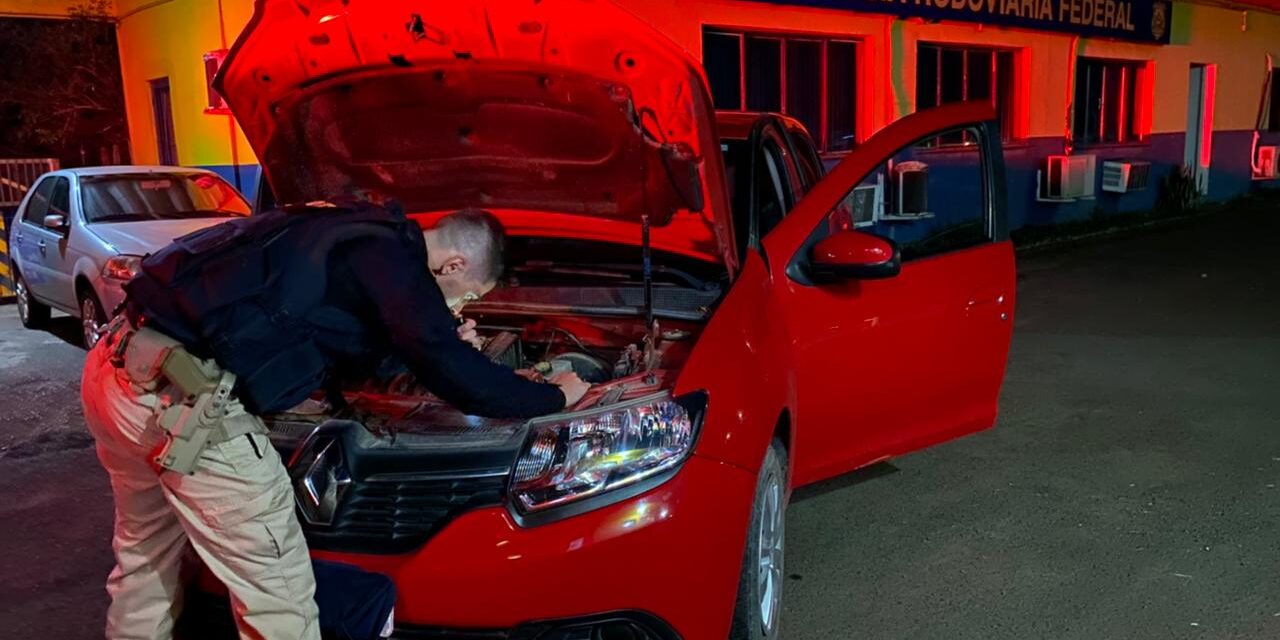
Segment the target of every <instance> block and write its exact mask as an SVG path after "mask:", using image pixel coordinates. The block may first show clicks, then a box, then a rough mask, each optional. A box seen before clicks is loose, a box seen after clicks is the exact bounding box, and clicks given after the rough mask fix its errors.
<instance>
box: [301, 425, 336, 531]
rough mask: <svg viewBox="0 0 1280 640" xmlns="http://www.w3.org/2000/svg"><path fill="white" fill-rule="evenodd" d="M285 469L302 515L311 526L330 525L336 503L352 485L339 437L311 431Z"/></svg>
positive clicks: (334, 514)
mask: <svg viewBox="0 0 1280 640" xmlns="http://www.w3.org/2000/svg"><path fill="white" fill-rule="evenodd" d="M288 468H289V476H290V480H292V481H293V494H294V498H295V502H297V504H298V511H299V512H301V514H302V518H303V519H304V520H306V521H307V522H309V523H311V524H313V525H320V526H326V527H327V526H329V525H332V524H333V519H334V516H336V515H337V512H338V505H339V504H340V503H341V502H342V497H343V495H344V494H346V492H347V489H349V488H350V487H351V474H350V472H349V471H348V470H347V463H346V460H345V459H344V457H343V455H342V443H341V441H340V440H339V439H338V437H337V436H336V435H327V434H320V433H318V432H317V433H316V434H313V435H312V437H310V438H308V439H307V440H306V442H304V443H303V445H302V446H301V448H299V449H298V450H297V451H295V452H294V454H293V457H292V458H291V459H290V460H289V466H288Z"/></svg>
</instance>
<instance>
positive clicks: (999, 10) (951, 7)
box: [764, 0, 1173, 44]
mask: <svg viewBox="0 0 1280 640" xmlns="http://www.w3.org/2000/svg"><path fill="white" fill-rule="evenodd" d="M764 1H766V2H772V3H774V4H791V5H806V6H811V7H823V8H826V9H842V10H847V11H867V12H872V13H888V14H893V15H897V16H903V17H918V18H925V19H929V20H963V21H965V22H981V23H983V24H991V25H1003V26H1008V27H1024V28H1027V29H1042V30H1047V31H1065V32H1067V33H1075V34H1079V35H1082V36H1090V37H1097V38H1116V39H1120V40H1132V41H1137V42H1146V43H1150V44H1168V43H1169V25H1170V22H1171V21H1172V20H1173V7H1172V3H1171V2H1169V0H764Z"/></svg>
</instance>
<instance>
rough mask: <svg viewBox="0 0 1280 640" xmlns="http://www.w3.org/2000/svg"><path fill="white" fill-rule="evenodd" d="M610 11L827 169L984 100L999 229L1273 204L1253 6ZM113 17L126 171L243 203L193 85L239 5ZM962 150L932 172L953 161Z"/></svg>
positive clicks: (1258, 1)
mask: <svg viewBox="0 0 1280 640" xmlns="http://www.w3.org/2000/svg"><path fill="white" fill-rule="evenodd" d="M621 2H622V4H624V5H625V6H627V7H628V8H629V9H631V10H632V11H634V12H635V13H637V14H639V15H641V16H642V17H644V18H645V19H647V20H649V21H650V22H652V23H653V24H654V25H655V26H657V27H658V28H659V29H660V30H662V31H663V32H665V33H667V34H668V35H669V36H670V37H671V38H673V39H674V40H676V41H677V42H679V43H680V44H682V45H683V46H684V47H685V48H686V49H688V50H689V51H690V52H692V53H693V54H694V55H695V56H696V57H697V58H699V59H701V60H702V61H703V64H704V67H705V68H706V70H707V74H708V78H709V81H710V83H711V87H712V93H713V97H714V99H715V101H716V104H717V107H718V108H722V109H743V110H773V111H785V112H787V113H790V114H792V115H793V116H795V117H796V118H797V119H799V120H801V121H802V122H804V123H805V124H806V125H807V126H808V128H809V129H810V130H811V132H812V133H813V135H814V138H815V139H816V140H817V141H818V144H819V145H820V146H821V148H822V150H823V151H824V153H825V154H826V156H827V157H828V158H829V159H830V160H835V159H838V158H839V156H840V155H841V154H843V153H846V152H847V151H848V150H849V149H850V148H853V147H854V146H856V145H857V144H858V143H860V142H861V141H864V140H866V139H867V138H868V137H869V136H871V135H872V134H874V133H875V132H876V131H877V130H879V129H881V128H882V127H884V126H885V125H886V124H888V123H890V122H892V121H893V120H895V119H898V118H900V117H902V116H904V115H906V114H909V113H911V112H913V111H915V110H916V109H918V108H925V107H928V106H932V105H935V104H941V103H947V102H952V101H956V100H962V99H987V100H991V101H992V102H993V103H994V104H995V105H996V106H997V108H998V110H999V112H1000V114H1001V121H1002V125H1003V126H1002V128H1003V130H1004V131H1003V135H1004V137H1005V158H1006V162H1007V165H1008V169H1009V171H1008V189H1009V202H1010V204H1011V207H1010V208H1011V217H1012V219H1011V226H1012V227H1013V228H1018V227H1020V226H1024V225H1041V224H1054V223H1058V222H1063V221H1068V220H1075V219H1081V218H1087V217H1089V216H1091V215H1098V214H1108V213H1118V212H1131V211H1144V210H1149V209H1152V208H1153V207H1154V206H1155V205H1156V200H1157V197H1158V196H1159V192H1160V182H1161V180H1163V179H1164V177H1165V176H1166V175H1168V174H1169V173H1170V172H1172V171H1174V170H1176V169H1178V168H1179V167H1187V168H1188V170H1189V171H1190V173H1191V175H1192V178H1193V179H1194V180H1195V181H1196V184H1197V185H1198V187H1199V188H1200V189H1201V190H1202V191H1203V193H1204V194H1205V196H1206V197H1207V198H1208V199H1210V200H1224V199H1229V198H1232V197H1235V196H1237V195H1240V194H1244V193H1247V192H1249V191H1251V190H1254V189H1258V188H1265V187H1275V186H1280V181H1277V180H1275V179H1272V178H1270V176H1271V175H1273V173H1274V169H1270V170H1268V169H1267V168H1266V167H1265V166H1261V165H1265V164H1266V157H1267V155H1268V154H1270V153H1272V152H1273V151H1268V150H1267V148H1268V147H1271V146H1275V145H1280V87H1277V84H1280V83H1277V81H1276V80H1277V74H1278V72H1277V71H1276V70H1275V68H1274V65H1276V64H1277V63H1280V12H1277V11H1272V10H1268V8H1267V7H1265V6H1264V5H1265V4H1268V3H1269V2H1270V0H1250V3H1249V4H1241V5H1228V4H1223V3H1214V4H1201V3H1192V2H1172V3H1169V2H1167V0H788V1H782V0H779V1H777V2H758V1H754V0H621ZM1271 8H1272V9H1276V8H1277V7H1275V6H1272V7H1271ZM116 11H117V17H118V28H119V41H120V49H121V59H122V67H123V76H124V83H125V96H126V105H127V111H128V119H129V125H130V131H131V142H132V145H131V146H132V148H131V153H132V157H133V158H134V161H135V162H139V163H173V164H182V165H193V166H201V167H206V168H210V169H213V170H216V171H218V172H220V173H222V174H223V175H224V176H226V177H227V178H228V179H229V180H231V181H232V182H233V183H235V184H236V185H237V186H239V187H240V188H241V189H242V190H243V191H245V192H246V193H247V194H250V195H252V192H253V191H254V188H255V185H256V182H257V179H258V176H259V170H258V167H257V164H256V160H255V158H254V156H253V153H252V151H251V150H250V148H249V146H248V144H247V142H246V141H245V139H244V137H243V135H242V134H241V133H240V131H239V129H238V128H237V126H236V125H235V123H234V121H233V120H232V118H231V117H230V115H229V114H227V113H226V111H225V110H224V109H222V108H220V104H219V102H220V101H219V99H218V97H217V96H216V94H214V93H212V92H211V90H210V88H209V84H208V81H209V78H210V77H211V74H212V72H213V71H214V70H216V67H217V64H218V62H219V61H220V56H221V55H222V53H223V52H224V51H225V50H226V48H227V47H229V46H230V44H231V43H232V42H234V40H235V37H236V35H237V34H238V33H239V31H240V30H241V29H242V28H243V27H244V25H245V24H246V23H247V21H248V20H249V18H250V15H251V13H252V2H251V1H250V0H160V1H158V2H157V1H155V0H117V1H116ZM406 11H408V10H407V9H406ZM948 142H954V143H955V144H948ZM963 142H964V141H963V140H955V141H942V144H939V145H937V146H936V148H935V149H933V150H932V153H936V154H965V153H972V150H971V149H966V145H965V144H963ZM1061 156H1069V157H1070V158H1063V157H1061ZM975 157H976V154H975ZM953 159H954V158H952V160H953ZM1108 161H1126V162H1128V163H1129V168H1130V170H1131V171H1133V172H1135V173H1136V174H1137V175H1135V176H1134V177H1133V178H1132V179H1130V181H1129V183H1128V184H1126V185H1125V186H1126V188H1125V192H1123V193H1121V192H1117V191H1115V190H1114V189H1110V188H1109V189H1104V188H1103V186H1104V184H1103V181H1104V178H1107V177H1108V176H1109V177H1110V179H1111V182H1113V183H1114V178H1115V176H1114V175H1111V174H1110V173H1109V172H1112V171H1114V170H1115V169H1116V165H1113V164H1111V163H1109V162H1108ZM1104 174H1106V175H1104ZM1144 174H1145V180H1143V179H1141V178H1142V176H1143V175H1144ZM1144 183H1145V187H1144ZM1111 186H1112V187H1114V184H1112V185H1111Z"/></svg>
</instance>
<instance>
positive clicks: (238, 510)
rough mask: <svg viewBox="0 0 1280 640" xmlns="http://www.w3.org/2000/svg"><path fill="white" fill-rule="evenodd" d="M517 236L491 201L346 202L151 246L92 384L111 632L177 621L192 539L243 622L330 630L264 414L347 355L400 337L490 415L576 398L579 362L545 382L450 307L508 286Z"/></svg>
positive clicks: (456, 395) (464, 402) (421, 370)
mask: <svg viewBox="0 0 1280 640" xmlns="http://www.w3.org/2000/svg"><path fill="white" fill-rule="evenodd" d="M503 240H504V237H503V229H502V226H501V224H500V223H499V222H498V220H497V219H496V218H494V216H493V215H492V214H489V213H488V212H484V211H477V210H465V211H461V212H456V213H453V214H450V215H448V216H446V217H444V218H443V219H441V221H440V222H439V223H438V225H437V226H436V227H435V228H434V229H432V230H429V231H428V232H426V233H425V235H424V234H423V233H422V232H421V231H420V230H419V228H418V226H417V224H415V223H414V222H412V221H409V220H407V219H406V218H405V216H404V215H403V214H402V213H401V212H399V211H397V210H396V208H395V207H383V206H378V205H374V204H371V203H369V202H357V201H346V202H342V203H338V204H333V203H317V204H311V205H307V206H302V207H296V208H286V209H283V210H277V211H272V212H269V213H266V214H261V215H256V216H252V217H249V218H243V219H237V220H234V221H230V222H228V223H224V224H222V225H218V226H216V227H211V228H209V229H205V230H202V231H198V232H196V233H194V234H191V235H189V236H185V237H183V238H180V239H178V240H177V241H175V243H174V244H172V245H170V246H169V247H167V248H166V249H164V250H162V251H161V252H159V253H157V254H154V255H152V256H149V257H148V258H147V259H145V260H144V261H143V267H142V272H141V273H140V274H139V275H138V276H137V277H136V278H134V279H133V280H132V281H131V282H130V283H129V284H128V285H127V286H126V291H127V298H126V308H125V312H124V313H123V314H122V315H121V317H119V318H117V319H116V320H115V321H114V322H113V323H112V324H111V326H110V327H109V329H108V333H107V335H106V336H104V338H103V339H102V340H101V341H100V342H99V343H98V345H97V346H96V347H95V348H94V349H93V350H92V351H91V352H90V354H89V357H88V361H87V362H86V364H85V372H84V379H83V383H82V389H81V396H82V401H83V403H84V413H85V420H86V422H87V423H88V426H89V430H90V432H91V433H92V434H93V436H94V438H95V440H96V442H97V451H98V457H99V459H100V460H101V462H102V465H103V466H104V467H105V468H106V470H107V471H108V473H109V475H110V477H111V485H112V490H113V493H114V496H115V505H116V519H115V537H114V541H113V546H114V549H115V555H116V562H117V564H116V567H115V569H114V570H113V571H112V572H111V575H110V577H109V578H108V581H107V590H108V592H109V593H110V595H111V598H112V602H111V606H110V609H109V610H108V614H107V637H108V638H109V639H113V640H114V639H124V638H148V639H149V638H168V637H170V636H171V634H172V629H173V626H174V621H175V618H176V616H177V613H178V610H179V608H180V602H181V592H182V585H181V580H180V576H179V568H180V564H181V562H180V561H181V559H182V556H183V555H184V552H185V550H186V549H187V548H188V545H190V547H194V549H195V551H196V553H197V554H199V556H200V558H201V559H202V560H203V561H204V564H205V565H206V566H207V567H208V568H209V569H210V570H211V571H212V572H213V574H214V575H216V576H217V577H218V578H219V579H220V580H221V581H222V582H223V583H224V584H226V586H227V588H228V591H229V592H230V596H231V602H232V609H233V613H234V615H235V618H236V624H237V626H238V628H239V632H240V636H241V637H242V638H270V639H272V640H287V639H295V638H301V639H308V640H312V639H318V638H319V637H320V632H319V629H318V623H317V612H316V606H315V603H314V601H313V594H314V591H315V579H314V577H313V575H312V571H311V564H310V558H309V554H308V551H307V546H306V542H305V540H304V539H303V535H302V530H301V527H300V526H299V524H298V521H297V518H296V516H295V514H294V506H293V493H292V490H291V488H290V483H289V479H288V476H287V475H286V472H285V469H284V466H283V464H281V461H280V457H279V456H278V455H277V453H276V452H275V450H274V449H273V448H272V447H271V446H270V444H269V442H268V440H267V438H266V436H265V433H266V428H265V426H264V424H263V422H262V421H261V419H259V418H258V416H259V415H262V414H264V413H270V412H274V411H282V410H286V409H289V408H291V407H293V406H295V405H296V404H298V403H299V402H301V401H303V400H305V399H306V398H308V397H309V396H311V395H312V394H314V393H316V392H317V390H318V389H320V388H321V387H322V386H323V385H324V382H325V380H326V378H327V377H328V376H329V375H330V374H332V373H333V371H334V370H335V369H342V368H346V367H354V366H361V367H363V366H367V365H371V364H372V363H374V362H377V361H380V360H382V359H383V358H384V357H385V356H386V355H388V354H392V353H394V354H395V355H397V356H398V357H399V359H400V360H402V361H403V362H404V364H406V365H407V366H408V367H409V368H410V370H411V371H412V372H413V373H414V374H415V375H416V377H417V378H418V379H419V381H420V382H422V383H423V384H424V385H425V386H426V387H427V388H428V389H430V390H431V391H433V392H434V393H436V394H437V395H439V396H440V397H442V398H444V399H445V400H447V401H449V402H451V403H453V404H454V405H456V406H457V407H459V408H460V409H462V410H463V411H466V412H468V413H471V414H477V415H486V416H493V417H515V418H522V417H533V416H538V415H543V414H547V413H553V412H556V411H560V410H562V409H564V408H565V407H566V406H570V405H572V404H574V403H576V402H577V401H578V400H579V399H581V397H582V396H583V394H584V393H585V392H586V390H587V385H586V383H584V382H582V381H581V380H579V379H578V378H577V377H576V376H574V375H571V374H570V375H567V376H563V377H561V378H558V379H553V380H552V383H551V384H545V383H538V382H531V381H528V380H525V379H523V378H522V377H520V376H518V375H516V374H515V373H514V372H513V371H511V370H510V369H508V368H505V367H502V366H500V365H497V364H494V363H492V362H490V361H489V360H488V359H486V358H485V357H484V356H483V355H482V354H481V353H480V352H479V351H477V350H476V349H474V348H472V346H471V345H469V344H467V342H465V341H464V339H463V338H467V339H472V340H473V339H474V338H475V335H474V328H473V325H472V324H470V323H468V324H466V325H464V326H462V327H459V326H458V323H457V320H456V319H455V314H456V313H457V312H458V311H460V307H461V305H462V304H465V302H466V301H467V300H470V299H475V298H477V297H479V296H482V295H484V294H485V293H487V292H488V291H489V290H490V289H492V288H493V286H494V283H495V281H496V280H497V279H498V276H499V275H500V274H501V272H502V249H503ZM451 307H452V309H451ZM460 332H461V333H462V334H464V335H462V336H460V335H459V333H460Z"/></svg>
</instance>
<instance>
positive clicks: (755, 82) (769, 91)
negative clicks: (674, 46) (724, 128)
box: [702, 29, 858, 151]
mask: <svg viewBox="0 0 1280 640" xmlns="http://www.w3.org/2000/svg"><path fill="white" fill-rule="evenodd" d="M857 61H858V43H857V42H855V41H852V40H835V39H831V38H821V37H811V36H802V35H757V34H750V33H742V32H734V31H726V30H723V29H706V30H704V31H703V34H702V63H703V66H704V67H705V68H706V71H707V79H708V81H709V82H710V83H711V99H712V100H713V101H714V102H715V106H716V108H717V109H727V110H731V111H778V112H782V113H785V114H787V115H790V116H791V117H793V118H795V119H796V120H799V121H800V122H802V123H803V124H804V126H805V128H806V129H808V130H809V133H810V135H812V136H813V139H814V141H815V142H816V143H817V145H818V149H819V150H821V151H845V150H848V149H852V148H853V147H854V146H855V145H856V144H857V136H858V132H857V121H858V118H857V114H858V94H857V80H858V72H857Z"/></svg>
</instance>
